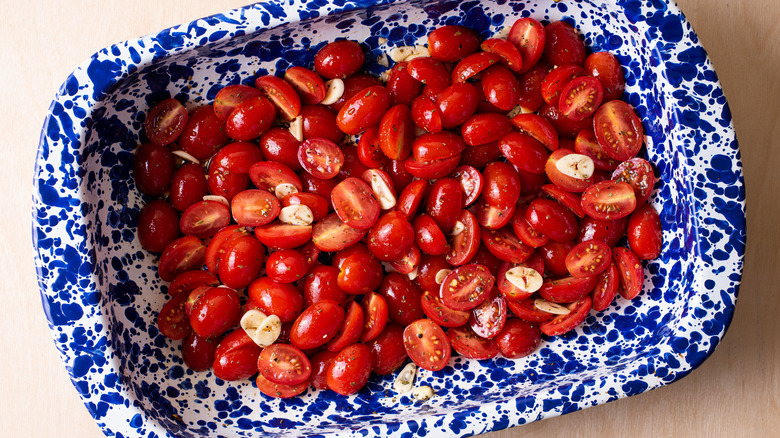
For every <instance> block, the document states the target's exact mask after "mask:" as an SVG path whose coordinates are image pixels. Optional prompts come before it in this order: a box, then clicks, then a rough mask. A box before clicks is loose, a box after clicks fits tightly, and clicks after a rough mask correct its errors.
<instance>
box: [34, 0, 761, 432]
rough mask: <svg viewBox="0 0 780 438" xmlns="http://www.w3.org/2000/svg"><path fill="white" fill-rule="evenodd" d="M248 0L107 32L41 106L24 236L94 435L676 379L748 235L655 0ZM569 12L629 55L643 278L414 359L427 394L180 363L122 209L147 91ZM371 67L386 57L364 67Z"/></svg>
mask: <svg viewBox="0 0 780 438" xmlns="http://www.w3.org/2000/svg"><path fill="white" fill-rule="evenodd" d="M283 3H284V5H283V6H280V5H278V4H274V3H271V2H269V3H259V4H256V5H253V6H249V7H246V8H243V9H238V10H235V11H231V12H228V13H225V14H222V15H215V16H213V17H209V18H204V19H201V20H197V21H194V22H192V23H188V24H184V25H181V26H178V27H175V28H171V29H167V30H164V31H162V32H160V33H158V34H155V35H149V36H146V37H143V38H140V39H137V40H133V41H127V42H124V43H120V44H117V45H114V46H111V47H108V48H106V49H104V50H101V51H100V52H98V53H97V54H95V55H94V56H93V57H92V58H90V59H89V60H88V61H86V62H85V63H83V64H82V65H81V66H80V67H79V68H78V69H76V71H74V72H73V74H72V75H71V76H69V77H68V78H67V79H66V80H65V83H64V84H63V85H62V88H61V89H60V91H59V93H58V95H57V97H56V99H55V100H54V102H53V103H52V105H51V109H50V113H49V116H48V117H47V118H46V121H45V124H44V127H43V133H42V135H41V142H40V146H39V151H38V159H37V163H36V170H35V180H34V184H35V190H34V211H33V239H34V242H35V246H36V248H37V255H36V259H35V265H36V269H37V271H38V281H39V284H40V288H41V294H42V298H43V307H44V311H45V312H46V316H47V318H48V320H49V323H50V326H51V330H52V335H53V337H54V341H55V344H56V346H57V348H58V349H59V351H60V354H61V357H62V360H63V363H64V364H65V367H66V369H67V371H68V373H69V374H70V377H71V379H72V380H73V384H74V385H75V387H76V389H77V391H78V392H79V394H80V396H81V397H82V399H83V400H84V403H85V405H86V407H87V409H88V410H89V412H90V413H91V414H92V416H93V417H94V418H95V421H97V423H98V424H99V425H100V427H101V428H102V429H103V431H104V432H105V433H106V435H108V436H116V437H141V436H144V437H146V436H152V437H154V436H158V437H163V436H165V437H256V436H266V437H277V436H303V435H315V436H355V437H357V436H362V437H365V436H399V437H400V436H412V435H415V434H416V435H420V436H448V437H458V436H464V435H471V434H478V433H482V432H487V431H491V430H498V429H503V428H507V427H511V426H515V425H518V424H523V423H528V422H532V421H536V420H540V419H543V418H547V417H551V416H556V415H561V414H565V413H568V412H572V411H576V410H578V409H583V408H586V407H589V406H593V405H597V404H601V403H606V402H609V401H612V400H615V399H618V398H621V397H627V396H631V395H635V394H639V393H641V392H644V391H647V390H649V389H652V388H656V387H658V386H661V385H666V384H669V383H671V382H674V381H675V380H677V379H679V378H681V377H684V376H685V375H687V374H688V373H689V372H691V370H693V369H694V368H695V367H697V366H698V365H699V364H701V363H702V361H704V359H706V358H707V357H708V356H709V355H710V354H711V353H712V351H713V350H714V349H715V347H716V346H717V345H718V343H719V342H720V340H721V338H722V337H723V334H724V333H725V331H726V328H727V327H728V325H729V322H730V321H731V318H732V314H733V311H734V305H735V301H736V297H737V290H738V287H739V282H740V278H741V273H742V261H743V254H744V248H745V239H746V235H745V231H746V228H745V190H744V183H743V178H742V168H741V163H740V156H739V150H738V148H737V142H736V138H735V134H734V130H733V128H732V125H731V116H730V113H729V109H728V106H727V104H726V99H725V97H724V96H723V92H722V90H721V88H720V85H719V84H718V79H717V76H716V74H715V71H714V70H713V67H712V65H711V64H710V61H709V60H708V59H707V55H706V53H705V51H704V49H703V48H702V47H701V46H700V45H699V42H698V38H697V37H696V34H695V33H694V31H693V29H692V28H691V26H690V24H689V23H688V22H687V21H686V20H685V18H684V17H683V15H682V13H681V12H680V11H679V9H678V8H677V7H676V6H675V5H674V4H670V3H669V2H667V1H663V0H642V1H640V0H631V1H629V0H580V1H571V0H569V1H563V2H560V3H555V2H553V1H552V0H549V1H544V0H537V1H527V2H522V1H512V2H510V1H506V0H495V1H462V2H461V1H422V0H417V1H401V0H398V1H370V0H360V1H349V0H340V1H335V2H333V3H328V2H326V1H325V0H315V1H311V2H310V3H306V2H305V1H300V0H288V1H285V2H283ZM521 16H533V17H534V18H536V19H539V20H558V19H566V20H569V21H571V22H572V23H575V24H576V26H577V27H578V28H579V30H580V31H581V32H582V33H583V35H584V36H585V38H586V40H587V44H588V45H589V46H590V47H591V48H592V49H593V50H609V51H611V52H613V53H614V54H616V55H617V56H618V58H619V59H620V60H621V62H622V63H623V64H624V66H625V67H626V68H625V70H626V74H627V81H626V82H627V93H626V99H627V100H628V101H629V102H630V103H631V104H632V105H634V106H635V107H636V108H637V110H638V112H639V114H640V115H641V117H642V119H643V120H644V124H645V130H646V133H647V138H646V140H647V146H648V147H647V149H648V157H649V159H650V160H651V161H652V162H653V163H655V165H656V166H657V170H658V173H659V175H660V178H661V180H660V182H659V183H658V184H657V190H656V191H655V193H654V195H653V197H652V198H651V202H652V203H653V205H655V207H656V208H657V209H658V210H659V211H660V212H661V220H662V222H663V225H664V242H665V244H664V248H663V253H662V255H661V257H660V258H659V259H658V260H655V261H653V262H650V263H648V264H647V266H646V272H647V273H648V275H647V277H646V279H645V284H644V290H643V292H642V294H640V296H639V297H637V298H636V299H634V300H633V301H630V302H629V301H626V300H624V299H622V298H618V299H617V300H616V302H615V303H613V305H612V306H611V307H610V308H609V309H608V310H607V311H606V312H601V313H596V312H592V313H591V315H590V316H589V317H588V318H587V320H586V321H585V323H584V324H583V325H582V326H581V327H579V328H578V329H577V330H576V331H574V332H571V333H569V334H567V335H564V336H561V337H559V338H557V339H554V340H549V339H548V340H546V341H545V342H544V343H543V345H542V346H541V348H540V349H539V351H538V352H537V353H536V354H534V355H532V356H531V357H528V358H524V359H520V360H505V359H501V358H497V359H494V360H487V361H472V360H464V359H463V358H454V359H452V360H451V361H450V363H449V366H447V367H446V368H445V369H444V370H442V371H440V372H435V373H432V372H423V373H422V375H421V376H420V380H421V381H422V384H426V385H430V386H432V387H433V388H434V389H435V391H436V396H435V397H434V398H433V399H431V400H430V401H428V402H426V403H422V404H421V403H415V402H413V401H412V400H410V399H409V398H408V397H405V396H404V397H396V396H394V394H393V391H392V389H391V383H392V378H391V377H387V378H384V379H382V378H378V377H373V378H372V380H371V381H370V382H369V384H368V385H367V386H366V387H365V388H364V389H363V390H361V391H360V392H359V393H358V394H357V395H355V396H351V397H342V396H338V395H336V394H335V393H333V392H329V391H327V392H322V391H316V390H312V389H310V390H308V391H307V392H306V393H305V394H304V395H303V396H302V397H299V398H294V399H290V400H284V401H281V400H275V399H270V398H267V397H265V396H264V395H262V394H261V393H259V391H258V390H257V388H256V387H255V386H254V384H253V382H251V381H248V380H247V381H245V382H240V383H226V382H223V381H220V380H218V379H216V378H215V377H214V376H213V375H212V374H211V373H210V372H203V373H195V372H192V371H191V370H188V369H187V368H186V367H185V366H184V365H183V363H182V361H181V359H180V357H179V345H178V343H176V342H169V341H167V340H166V339H165V338H164V337H163V336H162V335H161V334H160V332H159V331H158V330H157V326H156V323H155V320H156V315H157V311H158V310H159V309H160V308H161V307H162V305H163V303H164V302H165V300H166V297H165V294H164V293H163V291H162V290H161V289H162V288H163V286H164V285H163V283H162V282H161V281H160V280H159V279H158V278H157V275H156V271H155V259H156V258H155V257H154V256H152V255H150V254H149V253H147V252H145V251H144V250H142V249H141V246H140V244H139V243H138V240H137V239H136V236H135V232H134V227H135V224H136V220H137V217H138V213H139V209H140V207H141V206H142V205H143V204H144V202H145V200H144V198H143V197H142V196H141V195H140V194H139V192H138V191H137V190H136V187H135V185H134V183H133V180H132V178H131V175H130V169H131V163H132V159H133V151H134V149H135V147H136V145H137V143H138V132H139V131H140V130H141V126H142V121H143V119H144V114H145V111H147V109H148V108H149V102H157V101H159V100H161V99H162V98H164V97H169V96H174V97H176V98H178V99H179V100H180V101H182V102H186V105H187V107H189V108H192V107H194V106H196V105H198V104H199V103H202V102H205V101H210V100H212V99H213V98H214V95H215V93H216V91H217V90H218V89H219V88H220V87H222V86H224V85H225V84H228V83H237V82H246V83H251V81H253V78H254V77H255V76H256V75H258V74H260V73H265V72H271V73H275V72H280V71H283V70H285V69H286V68H287V67H289V66H291V65H293V64H295V65H299V64H303V65H311V64H312V59H313V56H314V53H315V52H316V51H317V49H319V48H320V47H322V46H323V45H324V44H326V42H328V41H332V40H334V39H336V38H339V37H348V38H350V39H354V40H357V41H362V42H364V46H365V47H366V48H367V49H369V50H370V54H369V55H368V56H367V58H368V59H376V57H377V55H379V54H380V53H382V52H385V51H387V50H388V49H389V48H391V47H393V46H399V45H410V44H415V43H424V42H425V38H426V35H427V33H428V31H429V30H431V29H433V28H434V27H436V26H439V25H442V24H445V23H446V24H456V23H457V24H463V25H466V26H469V27H472V28H475V29H477V30H478V31H479V33H480V34H481V35H482V36H483V37H486V36H489V35H491V34H493V33H495V32H497V31H499V30H500V29H501V28H502V27H504V26H505V25H507V24H511V23H512V22H514V20H515V19H516V18H517V17H521ZM370 70H371V71H372V72H378V71H379V70H380V67H378V66H376V65H372V66H371V67H370Z"/></svg>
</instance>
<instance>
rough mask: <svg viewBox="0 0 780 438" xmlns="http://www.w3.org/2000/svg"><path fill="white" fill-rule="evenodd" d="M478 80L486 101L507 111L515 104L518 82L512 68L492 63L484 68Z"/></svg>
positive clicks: (518, 91) (517, 94)
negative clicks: (492, 64)
mask: <svg viewBox="0 0 780 438" xmlns="http://www.w3.org/2000/svg"><path fill="white" fill-rule="evenodd" d="M482 53H489V52H482ZM480 82H481V83H482V91H483V92H484V93H485V97H486V98H487V101H488V102H490V103H491V104H492V105H494V106H495V107H496V108H498V109H499V110H502V111H509V110H511V109H512V108H514V107H516V106H517V102H518V101H519V99H520V82H518V80H517V78H516V77H515V74H514V73H513V72H512V70H510V69H508V68H507V67H504V66H503V65H500V64H498V65H494V66H492V67H490V68H488V69H487V70H485V72H484V73H483V74H482V79H481V80H480Z"/></svg>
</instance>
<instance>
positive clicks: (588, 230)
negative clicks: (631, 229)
mask: <svg viewBox="0 0 780 438" xmlns="http://www.w3.org/2000/svg"><path fill="white" fill-rule="evenodd" d="M627 226H628V218H622V219H615V220H602V219H594V218H592V217H590V216H585V217H584V218H583V219H582V220H581V221H580V229H579V231H578V232H577V238H576V239H575V241H576V242H586V241H588V240H594V239H595V240H600V241H602V242H604V243H606V244H607V245H608V246H610V247H612V246H615V244H617V243H618V241H619V240H620V238H621V237H623V235H624V234H625V233H626V228H627Z"/></svg>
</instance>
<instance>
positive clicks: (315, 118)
mask: <svg viewBox="0 0 780 438" xmlns="http://www.w3.org/2000/svg"><path fill="white" fill-rule="evenodd" d="M300 117H301V119H302V120H303V138H304V140H308V139H310V138H326V139H328V140H330V141H332V142H333V143H336V144H339V143H341V140H343V139H344V133H343V132H342V131H341V130H340V129H339V126H338V121H337V119H338V114H337V113H336V112H334V110H332V109H330V108H328V107H326V106H324V105H304V106H303V107H301V114H300Z"/></svg>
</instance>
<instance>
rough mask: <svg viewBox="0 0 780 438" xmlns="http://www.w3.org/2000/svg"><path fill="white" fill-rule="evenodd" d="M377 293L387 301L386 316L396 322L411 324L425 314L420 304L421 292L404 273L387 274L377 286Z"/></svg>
mask: <svg viewBox="0 0 780 438" xmlns="http://www.w3.org/2000/svg"><path fill="white" fill-rule="evenodd" d="M379 294H380V295H382V296H383V297H385V300H386V301H387V310H388V318H390V320H391V321H393V322H395V323H397V324H401V325H407V324H411V323H412V322H414V321H416V320H418V319H420V318H422V317H423V316H425V315H424V314H423V311H422V307H421V305H420V299H421V297H422V292H421V291H420V289H419V288H418V287H417V285H416V284H414V283H412V281H411V280H409V277H407V276H406V275H402V274H399V273H396V272H391V273H390V274H387V275H386V276H385V278H384V279H383V280H382V284H381V285H380V286H379Z"/></svg>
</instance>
